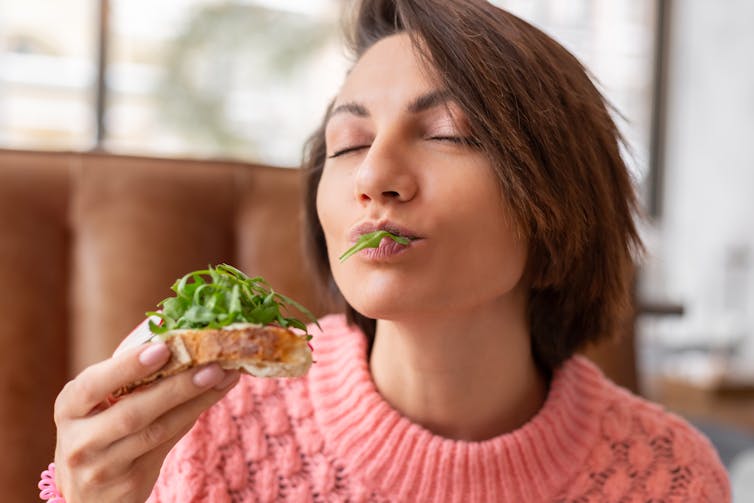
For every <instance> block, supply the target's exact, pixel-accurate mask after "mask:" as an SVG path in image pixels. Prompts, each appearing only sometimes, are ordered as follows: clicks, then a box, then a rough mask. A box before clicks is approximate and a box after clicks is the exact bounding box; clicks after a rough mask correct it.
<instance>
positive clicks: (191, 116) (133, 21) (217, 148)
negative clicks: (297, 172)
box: [104, 0, 347, 166]
mask: <svg viewBox="0 0 754 503" xmlns="http://www.w3.org/2000/svg"><path fill="white" fill-rule="evenodd" d="M111 6H112V13H111V18H110V19H111V29H110V33H111V36H110V44H111V49H110V53H109V68H108V73H107V83H108V87H109V91H108V93H109V95H108V109H107V114H106V129H107V136H106V141H105V144H104V146H105V147H106V148H107V149H108V150H111V151H117V152H129V153H133V152H137V153H156V154H162V155H186V154H188V155H191V156H198V157H234V158H245V159H251V160H254V161H256V162H261V163H264V164H273V165H287V166H295V165H296V164H298V163H299V162H300V158H301V147H302V145H303V143H304V141H305V139H306V137H307V136H308V135H309V134H310V133H311V132H312V131H313V130H314V129H315V127H316V126H317V125H318V123H319V121H320V119H321V117H322V115H323V113H324V111H325V108H326V105H327V103H328V101H329V99H331V98H332V96H334V95H335V93H336V92H337V89H338V86H339V84H340V81H341V79H342V78H343V76H344V74H345V71H346V68H347V66H346V58H345V57H344V52H343V50H342V49H341V47H340V43H341V41H340V37H339V32H338V16H339V13H340V10H339V4H338V3H337V2H335V1H333V0H317V1H315V0H307V1H306V2H303V1H300V0H290V1H282V0H267V1H261V0H256V1H250V0H246V1H236V2H221V1H212V0H161V1H159V2H153V1H151V0H111Z"/></svg>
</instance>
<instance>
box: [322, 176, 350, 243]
mask: <svg viewBox="0 0 754 503" xmlns="http://www.w3.org/2000/svg"><path fill="white" fill-rule="evenodd" d="M347 185H348V184H347V180H343V179H342V177H338V176H336V174H334V173H332V172H331V171H329V170H327V169H325V170H324V171H323V173H322V178H320V181H319V185H318V186H317V200H316V206H317V216H318V217H319V222H320V225H322V230H323V231H324V233H325V241H326V242H327V246H328V250H330V249H332V247H333V246H336V247H337V246H338V245H339V242H338V241H339V239H340V235H339V233H338V231H339V230H343V229H346V228H347V225H348V215H349V214H350V211H349V208H348V195H349V194H350V193H351V192H350V191H349V189H348V186H347Z"/></svg>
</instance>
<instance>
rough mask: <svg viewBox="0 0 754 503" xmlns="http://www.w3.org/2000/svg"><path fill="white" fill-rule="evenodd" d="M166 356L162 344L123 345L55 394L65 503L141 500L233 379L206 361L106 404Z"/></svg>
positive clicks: (58, 459) (60, 483)
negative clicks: (170, 454) (169, 457)
mask: <svg viewBox="0 0 754 503" xmlns="http://www.w3.org/2000/svg"><path fill="white" fill-rule="evenodd" d="M169 353H170V351H169V350H168V348H167V346H165V344H164V343H162V342H159V343H151V344H148V345H141V346H138V347H131V348H126V349H123V350H122V351H120V352H117V353H116V355H115V356H113V357H112V358H110V359H108V360H105V361H103V362H100V363H97V364H94V365H92V366H90V367H88V368H87V369H85V370H84V371H83V372H82V373H81V374H79V375H78V377H76V378H75V379H73V380H72V381H70V382H69V383H68V384H66V386H65V387H64V388H63V390H62V391H61V392H60V394H59V395H58V398H57V400H56V401H55V424H56V425H57V445H56V448H55V468H56V479H57V480H56V483H57V487H58V489H59V491H60V492H61V493H62V494H63V496H64V497H65V499H66V501H67V502H68V503H77V502H89V501H97V502H109V501H117V502H132V501H133V502H139V503H141V502H143V501H145V500H146V499H147V497H148V496H149V494H150V493H151V491H152V487H153V486H154V484H155V482H156V480H157V476H158V475H159V472H160V467H161V466H162V462H163V460H164V459H165V456H167V453H168V451H170V449H171V448H172V447H173V445H175V443H176V442H178V440H179V439H180V438H181V437H182V436H183V435H185V434H186V433H187V432H188V431H189V430H190V429H191V427H192V425H193V424H194V422H195V421H196V419H197V418H198V417H199V415H200V414H201V412H202V411H204V410H205V409H207V408H208V407H210V406H211V405H212V404H214V403H215V402H217V401H218V400H220V398H222V397H223V396H224V395H225V394H226V393H227V392H228V390H230V388H231V387H232V385H234V384H235V383H236V382H238V372H237V371H230V372H225V371H223V370H222V369H221V368H220V367H219V366H217V364H211V365H208V366H205V367H201V368H198V369H193V370H191V371H187V372H182V373H181V374H178V375H176V376H173V377H170V378H167V379H165V380H163V381H160V382H158V383H156V384H154V385H152V386H149V387H147V388H145V389H143V390H138V391H136V392H134V393H131V394H129V395H126V396H124V397H122V398H120V399H119V400H118V401H117V402H116V403H114V404H112V405H110V406H108V405H107V403H108V397H109V396H110V394H111V393H112V392H113V391H115V390H117V389H118V388H120V387H121V386H124V385H126V384H129V383H131V382H133V381H136V380H138V379H140V378H143V377H146V376H148V375H149V374H151V373H153V372H154V371H156V370H157V369H159V368H160V367H161V366H162V365H164V364H165V363H166V362H167V360H168V358H169Z"/></svg>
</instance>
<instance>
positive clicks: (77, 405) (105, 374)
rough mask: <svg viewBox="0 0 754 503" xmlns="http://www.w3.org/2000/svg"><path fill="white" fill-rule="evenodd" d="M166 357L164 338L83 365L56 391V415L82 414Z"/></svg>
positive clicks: (166, 359)
mask: <svg viewBox="0 0 754 503" xmlns="http://www.w3.org/2000/svg"><path fill="white" fill-rule="evenodd" d="M169 358H170V349H168V347H167V346H166V345H165V343H164V342H153V343H150V344H145V345H144V346H142V347H136V348H130V349H127V350H124V351H123V352H122V353H120V354H118V355H117V356H114V357H112V358H110V359H107V360H104V361H102V362H99V363H95V364H94V365H91V366H89V367H87V368H86V369H84V371H83V372H81V374H79V375H78V376H77V377H76V378H75V379H73V380H72V381H70V382H69V383H68V384H67V385H66V386H65V388H63V391H61V392H60V395H58V400H57V402H56V405H55V409H56V416H63V417H84V416H86V415H87V414H89V412H90V411H91V410H92V409H94V408H95V407H96V406H97V404H99V403H101V402H103V401H104V400H105V399H107V397H108V396H109V395H110V394H111V393H112V392H113V391H115V390H117V389H119V388H122V387H123V386H125V385H127V384H130V383H132V382H134V381H136V380H138V379H142V378H144V377H147V376H148V375H150V374H151V373H153V372H155V371H156V370H158V369H159V368H160V367H162V366H163V365H164V364H165V363H166V362H167V361H168V359H169Z"/></svg>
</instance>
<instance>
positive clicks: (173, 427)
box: [107, 371, 239, 466]
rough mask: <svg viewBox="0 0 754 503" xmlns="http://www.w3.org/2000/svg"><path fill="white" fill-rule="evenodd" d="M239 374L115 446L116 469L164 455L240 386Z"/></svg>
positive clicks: (111, 452)
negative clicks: (210, 408)
mask: <svg viewBox="0 0 754 503" xmlns="http://www.w3.org/2000/svg"><path fill="white" fill-rule="evenodd" d="M238 380H239V374H238V372H235V371H234V372H229V373H228V375H226V376H225V378H224V379H223V381H222V382H221V383H219V386H218V387H220V385H221V386H223V389H220V390H218V389H215V388H209V389H206V390H205V391H203V392H202V393H201V394H199V395H198V396H195V397H194V398H192V399H191V400H189V401H186V402H184V403H182V404H180V405H178V406H176V407H174V408H172V409H170V410H169V411H167V412H165V413H164V414H163V415H161V416H160V417H158V418H157V419H155V420H154V421H153V422H151V423H149V424H148V425H146V426H145V427H144V428H143V429H141V430H139V431H137V432H135V433H134V434H132V435H129V436H127V437H125V438H122V439H121V440H119V441H117V442H115V443H114V444H113V445H112V446H111V447H110V448H109V449H108V453H107V456H108V459H109V461H110V462H111V463H112V464H113V466H125V465H127V464H129V463H131V462H132V461H133V460H134V459H137V458H142V457H145V459H148V458H149V457H150V456H151V454H150V453H151V452H152V451H156V452H158V453H163V452H164V454H163V455H162V459H164V456H165V455H166V454H167V452H168V450H170V448H171V447H172V446H173V445H174V444H175V443H176V442H177V441H178V440H179V439H180V438H181V437H182V436H183V435H185V434H186V432H188V431H189V429H191V427H192V426H193V425H194V423H195V422H196V420H197V418H198V417H199V415H200V414H201V413H202V412H204V411H205V410H207V409H208V408H209V407H211V406H212V405H214V404H215V403H217V402H218V401H219V400H220V399H221V398H222V397H224V396H225V395H226V394H227V393H228V391H230V390H231V389H232V388H233V386H235V385H236V384H237V383H238Z"/></svg>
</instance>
